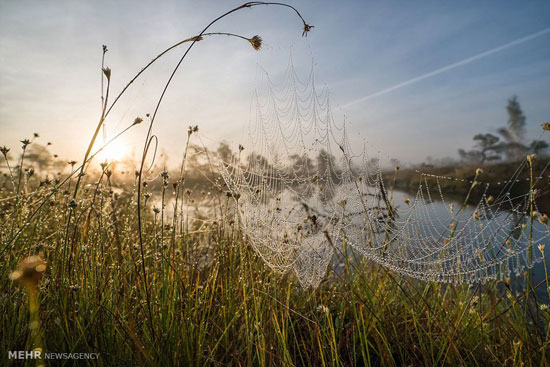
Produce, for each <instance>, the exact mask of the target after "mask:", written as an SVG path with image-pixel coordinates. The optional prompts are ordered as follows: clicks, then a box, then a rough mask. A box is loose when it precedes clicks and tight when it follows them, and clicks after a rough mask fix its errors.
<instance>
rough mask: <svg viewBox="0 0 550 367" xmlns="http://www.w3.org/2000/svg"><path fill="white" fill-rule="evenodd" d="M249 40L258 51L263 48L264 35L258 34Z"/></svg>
mask: <svg viewBox="0 0 550 367" xmlns="http://www.w3.org/2000/svg"><path fill="white" fill-rule="evenodd" d="M248 42H250V44H251V45H252V48H253V49H254V50H256V51H259V50H260V49H261V48H262V37H260V36H258V35H256V36H254V37H252V38H250V39H248Z"/></svg>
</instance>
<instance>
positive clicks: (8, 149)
mask: <svg viewBox="0 0 550 367" xmlns="http://www.w3.org/2000/svg"><path fill="white" fill-rule="evenodd" d="M9 151H10V148H8V147H6V146H5V145H4V146H3V147H1V148H0V152H1V153H2V155H3V156H4V158H7V157H8V152H9Z"/></svg>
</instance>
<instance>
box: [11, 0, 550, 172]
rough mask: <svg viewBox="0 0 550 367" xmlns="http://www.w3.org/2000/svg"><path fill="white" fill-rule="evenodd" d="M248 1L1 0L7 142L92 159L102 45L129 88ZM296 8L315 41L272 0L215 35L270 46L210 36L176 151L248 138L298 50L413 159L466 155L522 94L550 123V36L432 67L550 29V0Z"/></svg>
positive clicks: (168, 128)
mask: <svg viewBox="0 0 550 367" xmlns="http://www.w3.org/2000/svg"><path fill="white" fill-rule="evenodd" d="M240 3H241V2H237V1H218V2H195V1H167V2H159V3H156V2H153V1H141V2H139V1H118V2H111V1H89V2H83V1H82V2H76V1H57V2H55V3H54V2H43V1H35V2H33V1H17V2H11V1H0V136H1V137H2V139H1V141H0V145H7V146H11V147H13V148H16V147H17V146H18V145H19V143H18V140H19V139H22V138H25V137H30V136H31V135H32V133H33V132H39V133H40V134H41V139H42V140H43V141H42V142H43V143H45V142H46V141H52V142H53V143H54V146H53V150H54V151H55V152H57V153H59V154H61V155H64V156H66V157H68V158H74V159H76V160H78V159H79V158H80V157H81V156H82V155H83V153H84V149H85V145H86V144H87V142H88V140H89V138H90V136H91V134H92V132H93V130H94V128H95V125H96V123H97V120H98V117H99V113H100V110H99V107H100V102H99V96H100V84H99V83H100V71H99V66H100V62H101V45H102V44H106V45H108V47H109V52H108V54H107V62H106V64H107V65H108V66H110V67H111V68H112V69H113V78H112V79H113V86H112V88H113V89H112V90H113V92H118V91H119V90H120V88H121V87H122V86H123V85H124V83H125V82H126V81H128V80H129V79H130V78H131V76H132V75H133V74H135V72H136V71H137V70H139V69H140V68H141V67H142V66H143V65H144V64H145V63H147V62H148V61H149V60H150V59H151V58H152V57H154V56H155V55H156V54H157V53H158V52H159V51H161V50H162V49H164V48H165V47H167V46H169V45H171V44H173V43H175V42H177V41H178V40H181V39H184V38H186V37H188V36H192V35H194V34H196V33H198V32H199V31H200V29H201V27H202V26H203V25H204V24H206V23H207V22H208V21H209V20H211V19H212V18H214V17H215V16H217V15H219V14H221V13H222V12H224V11H226V10H228V9H230V8H231V7H232V6H236V5H239V4H240ZM289 3H290V4H292V5H294V6H296V7H297V8H298V9H299V10H300V12H301V13H302V15H303V16H304V17H305V18H306V20H307V21H308V22H309V23H311V24H312V25H314V26H315V28H314V29H313V31H312V32H311V33H310V35H309V36H308V37H307V38H302V37H301V28H300V22H299V21H298V20H297V19H296V18H295V17H294V15H293V14H292V13H291V12H289V11H288V10H287V9H282V8H277V7H257V8H254V9H251V10H248V9H247V10H244V11H242V12H239V13H238V14H235V15H234V16H232V17H228V18H226V19H225V20H223V21H222V22H220V23H219V24H218V25H217V26H215V27H214V28H213V30H216V31H227V32H234V33H239V34H243V35H247V36H252V35H255V34H259V35H261V36H262V37H263V39H264V47H263V49H262V51H261V52H254V51H253V50H252V49H251V48H250V47H249V46H248V45H247V44H243V43H242V42H239V40H236V39H229V38H217V39H210V40H208V42H201V43H199V44H197V46H198V47H196V48H195V49H194V50H193V51H192V53H191V54H190V57H189V59H188V60H187V62H186V63H185V64H184V65H183V66H182V70H181V72H180V73H179V74H178V75H177V76H176V78H175V80H174V82H173V86H172V88H171V89H170V90H169V92H168V95H167V97H166V99H165V102H164V105H163V106H162V108H161V112H160V114H159V117H158V120H157V125H156V130H155V132H156V133H157V134H158V136H159V140H160V146H161V147H162V149H164V150H165V151H166V152H167V153H168V154H172V155H173V154H175V155H176V156H179V155H180V153H181V150H182V145H183V143H184V139H185V137H186V129H187V126H188V125H190V124H193V125H194V124H198V125H199V126H200V128H201V132H202V134H203V135H204V136H205V137H206V138H207V141H206V142H207V144H212V145H214V144H216V143H217V142H218V141H220V140H222V139H227V140H229V141H232V142H234V143H235V144H238V142H239V141H238V139H239V137H240V136H241V132H242V129H243V127H244V126H245V125H246V124H247V122H248V121H249V119H250V117H251V116H250V102H251V96H252V91H253V88H254V87H255V83H256V80H257V79H256V76H255V75H256V73H257V70H258V65H261V67H262V68H264V69H265V70H267V71H268V72H269V73H270V74H271V75H272V77H273V78H274V79H275V80H277V76H279V75H281V73H282V72H283V71H284V69H285V67H286V61H287V60H288V55H289V50H290V47H292V50H293V55H295V60H296V63H297V64H298V68H299V70H307V69H308V68H309V65H310V63H311V60H312V58H313V60H314V65H315V74H316V80H317V82H318V83H324V84H325V85H326V86H327V87H328V88H329V89H330V92H331V99H332V102H333V110H334V113H335V117H336V118H337V119H339V120H341V119H342V118H343V116H344V115H345V116H346V117H347V119H348V120H349V121H350V129H351V130H353V131H355V132H357V133H359V134H360V135H361V136H362V137H364V138H366V139H367V140H368V141H369V143H371V144H372V145H373V146H375V147H378V148H379V149H381V150H382V151H383V152H384V153H385V154H386V155H388V156H391V157H395V158H398V159H400V160H401V161H402V162H404V163H405V162H418V161H421V160H423V159H425V158H426V156H428V155H430V156H432V157H444V156H456V151H457V149H458V148H468V147H470V146H471V145H472V140H471V137H472V136H473V135H474V134H477V133H484V132H493V133H494V132H495V131H496V129H497V128H498V127H500V126H503V125H504V124H505V123H506V119H507V116H506V110H505V107H506V101H507V99H508V98H510V97H511V96H512V95H517V96H518V98H519V101H520V103H521V105H522V107H523V110H524V112H525V115H526V116H527V123H528V126H529V130H528V131H529V134H528V136H529V138H531V139H532V138H535V137H537V136H538V135H539V131H540V124H541V123H542V122H544V121H548V120H550V31H547V32H546V33H543V34H541V35H539V36H536V37H534V38H532V39H529V40H526V41H525V42H521V43H518V44H514V45H513V46H510V47H508V48H506V49H503V50H500V51H498V52H495V53H492V54H490V55H487V56H485V57H482V58H479V59H475V60H473V61H472V62H469V63H465V64H464V65H461V66H458V67H455V68H452V69H449V70H446V71H444V72H441V73H439V74H436V75H433V76H430V77H426V78H424V79H422V78H421V77H422V76H424V75H430V74H429V73H431V72H433V71H434V70H438V69H441V68H444V67H446V66H448V65H452V64H454V63H457V62H460V61H461V60H465V59H468V58H471V57H475V56H476V55H479V54H482V53H484V52H486V51H488V50H492V49H495V48H497V47H499V46H502V45H506V44H509V43H510V42H513V41H516V40H518V39H522V38H524V37H528V36H530V35H533V34H535V33H537V32H541V31H544V30H548V29H549V28H550V3H549V2H548V1H530V2H517V1H484V2H479V1H461V2H442V1H414V2H412V1H408V2H405V1H400V2H398V1H384V2H382V1H377V2H375V1H357V2H352V1H346V2H344V1H313V0H311V1H309V0H308V1H289ZM180 55H181V52H180V51H176V52H174V53H173V54H171V55H170V56H168V57H167V58H166V59H164V61H163V62H162V63H159V64H158V65H157V66H156V67H155V68H154V69H153V70H151V73H149V74H147V76H146V77H145V78H144V79H143V81H141V82H140V83H137V85H136V86H135V88H134V89H132V90H131V93H129V94H128V95H127V96H126V97H125V98H124V99H123V100H122V101H121V104H120V105H119V108H118V109H117V110H116V111H115V113H114V114H113V115H112V116H111V117H112V119H111V120H109V121H108V122H107V131H108V133H109V134H114V133H115V132H116V131H118V130H120V129H121V128H123V127H125V126H127V125H129V124H130V123H131V122H132V121H133V118H134V117H135V116H137V115H141V116H143V115H145V113H147V112H151V111H152V109H153V107H154V103H155V101H156V97H157V96H158V94H159V92H160V90H161V88H162V84H163V83H164V81H165V80H166V78H167V77H168V74H169V72H170V69H171V67H172V66H173V65H174V64H175V63H176V62H177V59H178V57H179V56H180ZM419 77H420V80H418V81H416V82H411V83H410V84H406V83H405V82H407V81H411V80H415V78H419ZM403 83H405V85H404V86H402V87H400V88H396V89H393V90H391V91H389V92H387V93H383V94H379V95H376V96H374V97H371V98H367V99H365V97H368V96H372V95H373V94H376V93H378V92H380V91H384V90H387V89H389V88H392V87H394V86H398V85H401V84H403ZM144 135H145V126H139V127H138V128H137V129H135V130H134V131H133V132H131V133H130V134H128V135H126V136H125V137H124V138H123V139H122V140H121V141H120V142H119V144H120V145H122V146H124V147H125V148H126V149H127V150H129V151H131V150H140V149H141V146H142V144H143V141H142V139H143V137H144Z"/></svg>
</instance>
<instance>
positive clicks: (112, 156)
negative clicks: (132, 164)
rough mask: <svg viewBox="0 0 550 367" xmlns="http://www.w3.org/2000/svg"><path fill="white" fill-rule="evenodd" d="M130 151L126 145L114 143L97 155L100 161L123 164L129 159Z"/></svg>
mask: <svg viewBox="0 0 550 367" xmlns="http://www.w3.org/2000/svg"><path fill="white" fill-rule="evenodd" d="M128 154H129V151H128V149H127V147H126V145H125V144H121V143H120V142H117V141H114V142H112V143H111V144H109V145H107V146H106V147H105V148H104V149H103V150H102V151H101V152H99V153H98V154H97V158H98V160H99V161H101V162H103V161H108V162H121V161H123V160H124V159H125V158H127V157H128Z"/></svg>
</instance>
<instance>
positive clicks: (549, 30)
mask: <svg viewBox="0 0 550 367" xmlns="http://www.w3.org/2000/svg"><path fill="white" fill-rule="evenodd" d="M549 33H550V28H545V29H543V30H541V31H538V32H535V33H532V34H530V35H528V36H525V37H522V38H519V39H516V40H514V41H511V42H508V43H506V44H504V45H501V46H498V47H495V48H492V49H490V50H487V51H484V52H481V53H479V54H477V55H474V56H470V57H468V58H466V59H463V60H460V61H457V62H454V63H452V64H449V65H447V66H444V67H441V68H439V69H436V70H433V71H430V72H429V73H426V74H423V75H420V76H417V77H415V78H412V79H409V80H407V81H404V82H402V83H399V84H396V85H394V86H391V87H389V88H385V89H383V90H381V91H378V92H375V93H371V94H369V95H367V96H364V97H361V98H358V99H355V100H353V101H351V102H348V103H346V104H344V105H342V108H347V107H350V106H353V105H356V104H358V103H362V102H365V101H368V100H369V99H371V98H375V97H378V96H381V95H384V94H387V93H390V92H393V91H395V90H397V89H400V88H403V87H406V86H408V85H411V84H413V83H416V82H419V81H422V80H424V79H428V78H431V77H432V76H435V75H438V74H441V73H444V72H446V71H449V70H452V69H455V68H458V67H460V66H463V65H466V64H469V63H471V62H474V61H476V60H479V59H482V58H484V57H487V56H490V55H493V54H495V53H497V52H500V51H504V50H506V49H509V48H511V47H514V46H517V45H520V44H522V43H525V42H528V41H531V40H533V39H535V38H538V37H541V36H544V35H546V34H549Z"/></svg>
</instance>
